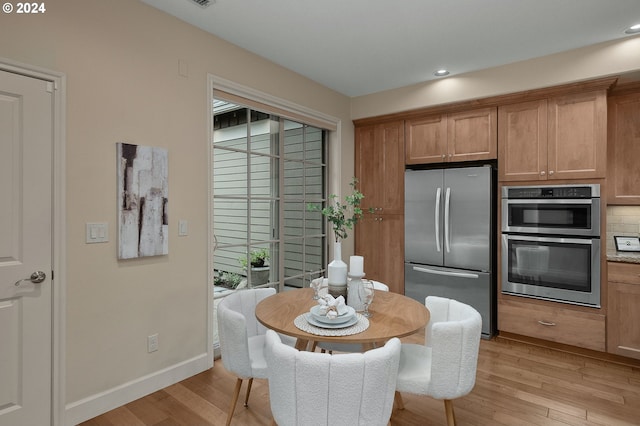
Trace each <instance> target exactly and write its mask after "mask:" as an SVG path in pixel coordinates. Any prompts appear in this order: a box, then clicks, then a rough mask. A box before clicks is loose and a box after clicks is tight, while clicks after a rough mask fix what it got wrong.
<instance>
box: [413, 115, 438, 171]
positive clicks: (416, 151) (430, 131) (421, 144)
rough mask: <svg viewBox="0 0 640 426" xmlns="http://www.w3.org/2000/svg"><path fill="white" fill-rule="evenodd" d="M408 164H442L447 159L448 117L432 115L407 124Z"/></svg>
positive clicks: (415, 119)
mask: <svg viewBox="0 0 640 426" xmlns="http://www.w3.org/2000/svg"><path fill="white" fill-rule="evenodd" d="M405 135H406V148H405V154H406V157H405V163H406V164H428V163H442V162H444V161H446V159H447V116H446V115H431V116H428V117H421V118H414V119H411V120H407V121H406V122H405Z"/></svg>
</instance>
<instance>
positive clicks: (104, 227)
mask: <svg viewBox="0 0 640 426" xmlns="http://www.w3.org/2000/svg"><path fill="white" fill-rule="evenodd" d="M108 241H109V224H107V223H87V239H86V243H87V244H94V243H106V242H108Z"/></svg>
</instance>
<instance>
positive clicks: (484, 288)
mask: <svg viewBox="0 0 640 426" xmlns="http://www.w3.org/2000/svg"><path fill="white" fill-rule="evenodd" d="M494 185H495V183H494V177H493V169H492V167H491V166H489V165H487V166H480V167H465V168H450V169H433V170H407V171H406V172H405V295H407V296H409V297H411V298H413V299H416V300H418V301H419V302H421V303H424V299H425V297H427V296H430V295H433V296H441V297H447V298H451V299H456V300H458V301H460V302H463V303H466V304H469V305H471V306H473V307H474V308H476V309H477V310H478V312H480V315H481V316H482V334H483V337H485V338H488V337H490V336H491V335H493V333H494V329H495V298H496V294H495V293H496V291H495V284H494V279H495V278H494V276H493V273H492V272H493V271H492V269H493V268H494V264H495V262H494V259H495V253H494V250H495V248H494V244H493V240H494V239H493V238H492V237H493V234H495V229H494V227H495V216H494V215H493V213H492V207H493V205H494V201H493V194H495V189H494Z"/></svg>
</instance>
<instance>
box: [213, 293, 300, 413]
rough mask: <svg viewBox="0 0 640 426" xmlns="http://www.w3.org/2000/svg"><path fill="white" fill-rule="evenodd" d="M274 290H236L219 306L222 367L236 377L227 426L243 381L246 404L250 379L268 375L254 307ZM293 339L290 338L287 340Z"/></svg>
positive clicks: (263, 337) (263, 335)
mask: <svg viewBox="0 0 640 426" xmlns="http://www.w3.org/2000/svg"><path fill="white" fill-rule="evenodd" d="M275 293H276V290H275V289H274V288H256V289H245V290H239V291H236V292H235V293H233V294H230V295H229V296H226V297H225V298H224V299H222V301H221V302H220V304H219V305H218V313H217V320H218V335H219V339H220V354H221V356H222V362H223V364H224V367H225V369H227V370H228V371H230V372H232V373H234V374H235V375H236V376H238V380H237V381H236V387H235V389H234V391H233V396H232V398H231V405H230V406H229V413H228V414H227V423H226V424H227V425H229V424H230V423H231V418H232V417H233V412H234V410H235V407H236V403H237V402H238V395H239V394H240V387H241V386H242V381H243V380H244V379H249V382H248V384H247V393H246V397H245V401H244V406H245V407H246V406H248V403H249V393H250V392H251V385H252V383H253V379H254V378H258V379H266V378H267V362H266V360H265V357H264V345H265V333H266V331H267V329H266V327H264V326H263V325H262V324H260V323H259V322H258V320H257V319H256V315H255V308H256V305H257V304H258V303H259V302H260V301H261V300H263V299H265V298H266V297H268V296H271V295H273V294H275ZM292 342H293V340H291V341H289V342H287V343H288V344H291V343H292Z"/></svg>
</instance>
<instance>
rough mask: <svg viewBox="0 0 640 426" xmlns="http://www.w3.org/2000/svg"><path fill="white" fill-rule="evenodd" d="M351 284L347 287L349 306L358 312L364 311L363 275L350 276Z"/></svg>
mask: <svg viewBox="0 0 640 426" xmlns="http://www.w3.org/2000/svg"><path fill="white" fill-rule="evenodd" d="M348 276H349V284H348V285H347V305H349V306H351V307H352V308H353V309H355V311H356V312H362V311H364V302H363V300H362V291H361V287H362V278H364V272H363V273H362V274H351V273H349V274H348Z"/></svg>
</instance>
